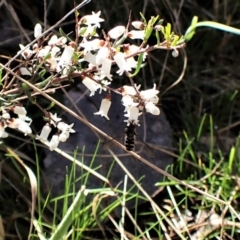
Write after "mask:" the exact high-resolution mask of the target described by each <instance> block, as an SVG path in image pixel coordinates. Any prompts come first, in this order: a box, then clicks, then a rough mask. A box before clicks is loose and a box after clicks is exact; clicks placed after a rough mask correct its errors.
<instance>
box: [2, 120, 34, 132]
mask: <svg viewBox="0 0 240 240" xmlns="http://www.w3.org/2000/svg"><path fill="white" fill-rule="evenodd" d="M7 125H8V127H10V128H13V129H15V128H17V129H18V130H19V131H21V132H23V133H24V135H25V136H26V135H27V134H31V133H32V129H31V128H30V127H29V124H28V123H27V122H24V121H23V120H22V119H20V118H11V119H10V120H8V121H7Z"/></svg>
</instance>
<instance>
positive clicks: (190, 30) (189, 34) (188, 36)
mask: <svg viewBox="0 0 240 240" xmlns="http://www.w3.org/2000/svg"><path fill="white" fill-rule="evenodd" d="M197 22H198V17H197V16H194V17H193V19H192V23H191V26H190V27H189V28H188V29H187V31H186V33H185V35H184V38H185V40H186V41H189V40H191V39H192V37H193V35H194V34H195V28H196V25H197Z"/></svg>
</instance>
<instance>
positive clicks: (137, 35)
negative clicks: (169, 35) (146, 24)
mask: <svg viewBox="0 0 240 240" xmlns="http://www.w3.org/2000/svg"><path fill="white" fill-rule="evenodd" d="M144 35H145V33H144V30H137V31H136V30H132V31H130V32H129V33H128V37H129V38H131V39H142V40H143V38H144Z"/></svg>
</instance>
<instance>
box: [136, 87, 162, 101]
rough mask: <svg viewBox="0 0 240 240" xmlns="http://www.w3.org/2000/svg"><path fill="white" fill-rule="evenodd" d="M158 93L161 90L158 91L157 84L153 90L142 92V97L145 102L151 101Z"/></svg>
mask: <svg viewBox="0 0 240 240" xmlns="http://www.w3.org/2000/svg"><path fill="white" fill-rule="evenodd" d="M158 93H159V90H157V89H156V84H154V85H153V88H152V89H148V90H144V91H141V92H140V97H141V98H142V99H144V100H150V99H152V98H155V97H156V95H157V94H158Z"/></svg>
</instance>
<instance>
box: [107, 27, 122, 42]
mask: <svg viewBox="0 0 240 240" xmlns="http://www.w3.org/2000/svg"><path fill="white" fill-rule="evenodd" d="M124 31H125V27H124V26H117V27H115V28H113V29H111V30H110V31H109V32H108V35H109V36H110V38H112V39H117V38H119V37H121V36H122V35H123V33H124Z"/></svg>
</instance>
